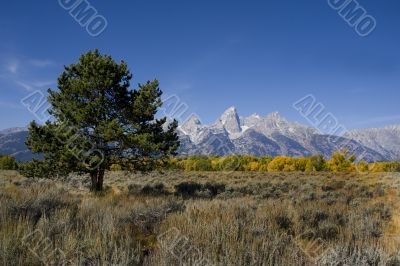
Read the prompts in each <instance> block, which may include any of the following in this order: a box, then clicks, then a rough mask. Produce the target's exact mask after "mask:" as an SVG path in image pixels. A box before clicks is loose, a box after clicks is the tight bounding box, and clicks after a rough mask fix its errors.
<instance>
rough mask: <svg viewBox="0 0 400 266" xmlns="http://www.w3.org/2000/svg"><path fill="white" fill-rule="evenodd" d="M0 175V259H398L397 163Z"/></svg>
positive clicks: (376, 261)
mask: <svg viewBox="0 0 400 266" xmlns="http://www.w3.org/2000/svg"><path fill="white" fill-rule="evenodd" d="M105 186H106V191H105V192H103V193H101V194H91V193H90V192H89V189H88V187H89V179H88V178H85V177H79V176H71V177H70V178H68V179H67V180H64V181H63V180H57V181H53V180H32V179H25V178H24V177H21V176H19V175H18V174H17V173H16V172H13V171H3V172H1V173H0V200H1V205H0V265H43V264H46V265H221V266H222V265H400V253H399V250H400V174H399V173H369V174H368V173H363V174H357V173H348V174H347V173H341V174H338V173H336V174H334V173H316V174H304V173H260V172H229V173H221V172H172V171H169V172H163V173H161V172H153V173H150V174H146V175H144V174H133V173H126V172H110V173H108V174H107V176H106V179H105Z"/></svg>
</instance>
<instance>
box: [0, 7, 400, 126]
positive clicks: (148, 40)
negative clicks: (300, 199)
mask: <svg viewBox="0 0 400 266" xmlns="http://www.w3.org/2000/svg"><path fill="white" fill-rule="evenodd" d="M89 2H90V3H91V4H92V5H93V6H94V7H95V8H96V9H97V11H98V13H99V14H101V15H103V16H104V17H105V18H106V20H107V22H108V26H107V28H106V29H105V31H104V32H103V33H102V34H101V35H99V36H98V37H92V36H90V35H89V34H88V33H87V31H86V30H85V28H83V27H81V26H80V25H79V24H78V23H77V22H76V21H75V20H74V18H73V17H71V16H70V14H69V13H68V11H66V10H64V9H63V8H62V7H61V6H60V5H59V3H58V1H55V0H52V1H50V0H42V1H21V0H14V1H6V2H4V3H3V4H2V7H1V9H0V36H1V37H0V38H1V41H0V93H1V98H0V115H1V119H0V129H2V128H8V127H12V126H24V125H26V124H28V122H29V121H30V120H32V119H34V118H35V117H34V115H32V114H31V113H30V112H29V111H28V110H26V108H25V107H23V106H22V105H21V103H20V101H21V99H22V98H24V97H25V96H26V95H28V94H29V93H31V92H32V91H35V90H42V91H43V92H45V91H46V89H47V88H48V87H51V88H55V81H56V79H57V77H58V75H59V74H60V73H61V71H62V69H63V68H62V67H63V65H67V64H70V63H73V62H75V61H76V60H77V58H78V57H79V55H80V54H81V53H84V52H86V51H87V50H89V49H93V48H99V49H100V51H101V52H102V53H107V54H111V55H112V56H113V57H114V58H115V59H117V60H121V59H124V60H125V61H126V62H127V63H128V65H129V66H130V69H131V71H132V72H133V74H134V81H133V83H132V84H133V85H136V84H137V83H138V82H141V83H143V82H145V81H146V80H148V79H154V78H157V79H159V80H160V83H161V89H162V90H163V91H164V93H165V95H166V96H169V95H177V96H178V97H179V98H180V100H181V102H182V103H183V104H185V105H187V106H188V108H189V112H191V113H196V114H197V115H198V116H199V117H200V118H201V120H202V121H203V122H204V123H212V122H214V121H215V120H216V119H217V118H218V116H219V115H220V114H221V113H222V112H223V111H224V110H225V109H226V108H228V107H230V106H236V107H237V109H238V111H239V113H240V114H241V115H250V114H252V113H259V114H260V115H266V114H268V113H270V112H273V111H279V112H280V113H281V114H282V115H283V116H285V117H287V118H288V119H289V120H295V121H299V122H302V123H307V121H306V120H305V119H303V118H302V117H301V115H300V114H299V113H298V112H297V111H296V110H295V109H294V108H293V107H292V104H293V103H294V102H296V101H297V100H298V99H300V98H302V97H304V96H305V95H308V94H313V95H314V96H315V97H316V99H317V100H318V101H319V102H321V103H323V104H324V105H325V107H326V110H327V111H329V112H331V113H332V114H334V116H335V117H336V118H337V119H338V121H339V122H340V123H341V124H343V125H345V126H346V127H347V128H349V129H352V128H365V127H379V126H383V125H388V124H400V108H399V101H400V100H399V99H400V52H399V47H400V35H399V33H400V16H399V15H398V14H399V11H400V2H399V1H398V0H385V1H376V0H359V3H360V4H361V5H362V6H363V7H364V8H365V10H366V11H367V12H368V14H370V15H371V16H373V17H374V18H375V19H376V21H377V27H376V29H375V31H374V32H372V34H371V35H369V36H367V37H360V36H359V35H357V33H356V32H355V31H354V29H353V28H351V27H350V26H349V25H348V24H347V22H345V21H344V20H343V19H342V18H341V17H340V16H339V15H338V12H337V11H335V10H333V9H332V8H331V7H330V6H329V5H328V2H327V1H326V0H322V1H312V0H311V1H299V0H282V1H267V0H262V1H232V0H231V1H222V0H221V1H205V0H203V1H175V0H173V1H152V0H147V1H128V0H126V1H94V0H92V1H89Z"/></svg>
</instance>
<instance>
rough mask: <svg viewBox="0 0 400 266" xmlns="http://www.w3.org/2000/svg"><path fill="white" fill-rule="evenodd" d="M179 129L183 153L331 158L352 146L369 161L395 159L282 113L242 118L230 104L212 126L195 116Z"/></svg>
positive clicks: (352, 150) (351, 149)
mask: <svg viewBox="0 0 400 266" xmlns="http://www.w3.org/2000/svg"><path fill="white" fill-rule="evenodd" d="M178 132H179V135H180V137H181V147H180V150H179V151H180V153H181V154H205V155H209V154H215V155H227V154H248V155H257V156H261V155H272V156H276V155H287V156H310V155H313V154H323V155H324V156H326V157H329V156H331V155H332V153H333V152H335V151H337V150H339V149H343V148H348V149H349V150H350V152H353V153H355V154H357V155H362V156H363V158H364V159H366V160H369V161H384V160H388V159H394V157H386V156H385V155H384V154H381V152H380V151H377V150H375V149H374V148H373V147H370V146H367V145H365V144H364V143H360V142H358V141H357V140H355V139H350V138H346V137H339V136H330V135H323V134H320V133H319V132H318V130H317V129H315V128H311V127H307V126H304V125H302V124H299V123H296V122H290V121H288V120H287V119H285V118H284V117H282V116H281V115H280V114H279V113H278V112H274V113H271V114H269V115H267V116H265V117H262V116H260V115H257V114H253V115H250V116H248V117H239V115H238V113H237V111H236V108H235V107H230V108H228V109H227V110H226V111H225V112H224V113H223V114H222V115H221V117H220V118H219V119H217V121H216V122H215V123H214V124H212V125H203V124H202V123H201V122H200V120H199V119H197V118H195V117H192V118H190V119H188V120H187V121H186V122H185V123H184V124H182V125H181V126H180V127H179V128H178ZM398 158H400V156H399V157H398Z"/></svg>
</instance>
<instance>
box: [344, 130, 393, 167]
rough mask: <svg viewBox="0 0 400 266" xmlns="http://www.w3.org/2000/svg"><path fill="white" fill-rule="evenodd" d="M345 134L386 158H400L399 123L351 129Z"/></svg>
mask: <svg viewBox="0 0 400 266" xmlns="http://www.w3.org/2000/svg"><path fill="white" fill-rule="evenodd" d="M345 136H346V137H348V138H351V139H354V140H356V141H358V142H359V143H361V144H363V145H365V146H367V147H369V148H371V149H373V150H375V151H377V152H379V153H380V154H382V155H383V156H385V158H387V159H388V160H399V159H400V125H394V126H386V127H383V128H369V129H359V130H352V131H349V132H347V133H346V134H345Z"/></svg>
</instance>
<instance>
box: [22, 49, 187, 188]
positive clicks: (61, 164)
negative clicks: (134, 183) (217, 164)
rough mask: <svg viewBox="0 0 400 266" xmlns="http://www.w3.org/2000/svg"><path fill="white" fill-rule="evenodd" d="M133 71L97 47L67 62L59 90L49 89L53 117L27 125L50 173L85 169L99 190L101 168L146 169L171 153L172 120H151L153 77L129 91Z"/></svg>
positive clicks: (174, 141)
mask: <svg viewBox="0 0 400 266" xmlns="http://www.w3.org/2000/svg"><path fill="white" fill-rule="evenodd" d="M131 78H132V75H131V73H130V71H129V70H128V66H127V65H126V63H125V62H124V61H121V62H120V63H119V64H117V63H116V62H115V61H114V60H113V59H112V58H111V57H110V56H107V55H101V54H100V53H99V51H98V50H94V51H89V52H88V53H86V54H84V55H82V56H81V57H80V58H79V62H77V63H76V64H72V65H70V66H66V67H65V69H64V71H63V73H62V74H61V75H60V77H59V78H58V90H51V89H49V90H48V92H49V98H48V100H49V103H50V104H51V108H50V110H49V113H50V114H51V115H52V117H53V119H52V121H47V122H46V123H45V124H44V125H38V124H37V123H36V122H35V121H33V122H32V123H31V125H30V127H29V137H28V139H27V142H26V144H27V145H28V147H29V148H30V149H31V150H32V151H33V152H36V153H43V154H44V161H45V162H46V163H42V164H41V165H44V166H46V167H47V170H48V171H51V172H52V173H55V174H56V173H57V174H59V173H62V174H64V175H65V174H68V173H70V172H79V173H88V174H89V175H90V177H91V182H92V187H91V189H92V190H93V191H100V190H102V188H103V178H104V172H105V170H107V169H109V167H110V166H111V165H112V164H119V165H121V166H122V167H123V168H124V169H132V170H151V169H153V168H154V167H155V165H156V162H157V161H158V160H161V159H163V158H166V157H168V156H169V155H172V154H174V153H175V151H176V149H177V148H178V145H179V141H178V137H177V134H176V128H177V121H176V120H175V121H173V122H172V123H170V124H168V125H167V123H166V122H167V121H166V118H160V119H156V117H155V116H156V113H157V109H158V108H159V107H160V106H161V105H162V102H161V94H162V92H161V90H160V89H159V84H158V81H157V80H154V81H148V82H147V83H146V84H143V85H141V84H139V87H138V89H135V90H131V89H129V87H130V80H131Z"/></svg>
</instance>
